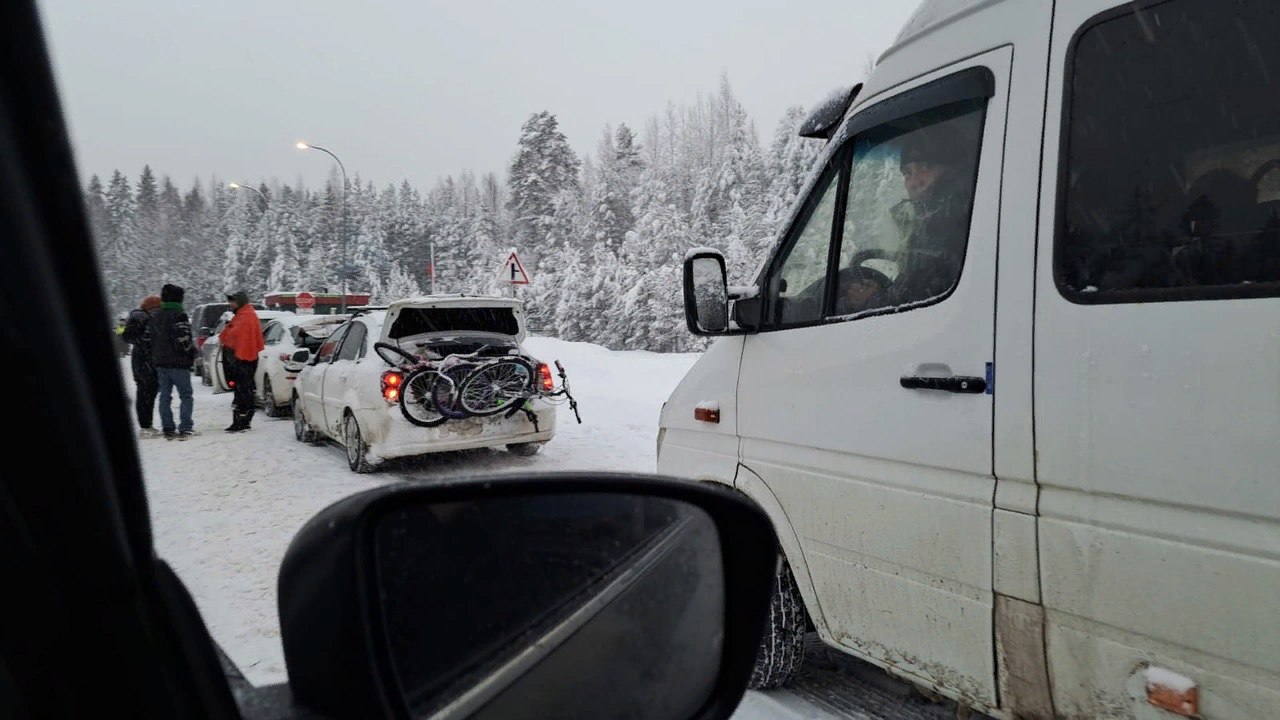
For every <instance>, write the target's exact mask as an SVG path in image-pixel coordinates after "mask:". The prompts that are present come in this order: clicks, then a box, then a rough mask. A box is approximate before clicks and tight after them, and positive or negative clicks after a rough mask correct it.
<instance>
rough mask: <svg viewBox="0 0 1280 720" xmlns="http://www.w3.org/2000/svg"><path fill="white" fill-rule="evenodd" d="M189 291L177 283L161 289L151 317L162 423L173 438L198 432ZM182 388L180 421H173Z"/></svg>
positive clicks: (194, 346) (186, 436)
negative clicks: (175, 400)
mask: <svg viewBox="0 0 1280 720" xmlns="http://www.w3.org/2000/svg"><path fill="white" fill-rule="evenodd" d="M185 295H186V291H185V290H183V289H182V288H181V287H178V286H177V285H165V286H164V287H163V288H161V289H160V301H161V302H160V310H158V311H157V312H156V313H155V314H154V315H153V316H152V317H151V325H150V329H151V363H152V364H153V365H155V368H156V379H157V382H158V385H159V391H160V425H161V427H162V428H163V429H164V436H165V437H166V438H169V439H173V438H175V437H176V438H177V439H179V440H186V439H187V438H189V437H191V436H192V435H194V434H195V426H194V422H193V420H192V418H191V411H192V408H193V407H194V405H195V394H194V393H193V392H192V390H191V363H192V362H194V361H195V357H196V343H195V340H194V339H193V338H192V337H191V320H190V319H189V318H188V317H187V313H186V312H185V311H183V309H182V299H183V297H184V296H185ZM174 388H177V389H178V398H179V402H178V422H177V424H176V425H175V424H174V421H173V389H174Z"/></svg>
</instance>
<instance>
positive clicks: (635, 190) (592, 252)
mask: <svg viewBox="0 0 1280 720" xmlns="http://www.w3.org/2000/svg"><path fill="white" fill-rule="evenodd" d="M802 118H803V109H802V108H800V107H792V108H790V109H788V110H787V112H786V113H785V115H784V116H783V118H782V120H781V121H780V122H779V124H778V127H777V129H776V131H775V132H774V134H773V136H772V140H771V142H769V144H768V145H767V147H762V145H761V143H760V140H759V139H758V137H757V134H756V130H755V126H754V124H753V123H752V121H751V119H750V118H749V117H748V116H747V113H746V111H745V110H744V109H743V107H742V105H741V104H740V103H739V101H738V100H737V99H736V98H735V97H734V94H733V91H732V89H731V87H730V85H729V82H728V80H727V78H722V79H721V82H720V87H719V88H718V90H717V91H716V92H714V93H710V94H706V95H703V96H700V97H699V98H698V99H697V100H696V101H695V102H693V103H691V104H688V105H684V106H676V105H672V106H670V107H668V109H667V110H666V111H665V112H664V113H663V114H661V115H658V116H655V117H653V118H650V119H649V120H648V122H647V123H646V124H645V126H644V127H643V128H641V129H639V131H637V130H635V129H632V128H631V127H628V126H627V125H624V124H619V125H618V126H617V127H616V128H605V129H604V131H603V132H602V133H601V135H600V138H599V143H598V145H597V147H596V151H595V153H594V154H593V155H588V156H587V157H583V158H579V157H577V155H576V154H575V153H574V151H573V150H572V149H571V147H570V145H569V143H568V141H567V139H566V138H565V136H564V134H563V133H561V132H560V130H559V128H558V123H557V120H556V117H555V116H554V115H552V114H551V113H549V112H539V113H535V114H534V115H532V116H531V117H529V119H528V120H527V121H526V122H525V124H524V127H523V129H522V132H521V135H520V137H519V138H518V141H517V144H516V150H515V154H514V157H513V159H512V161H511V164H510V166H509V167H508V168H506V176H505V178H500V177H499V176H498V175H496V174H494V173H489V174H485V175H483V176H476V175H475V174H473V173H471V172H464V173H462V174H460V175H457V176H449V177H445V178H444V179H442V180H440V181H439V182H438V183H437V184H436V185H435V187H433V188H431V189H430V190H429V191H427V192H426V193H422V192H421V191H419V190H418V189H417V188H415V187H413V186H412V185H411V184H409V183H408V182H407V181H405V182H402V183H400V185H399V186H395V185H387V186H385V187H384V188H382V189H381V190H379V189H377V188H376V187H375V186H374V184H373V183H372V182H371V181H369V180H366V179H364V178H362V177H361V176H360V175H359V174H355V175H354V176H352V177H351V178H349V181H348V184H347V187H346V188H345V193H344V188H343V187H342V180H341V178H340V176H338V175H337V174H336V172H337V171H336V168H335V171H334V174H332V175H331V176H330V179H329V182H327V183H326V184H325V186H324V187H322V188H319V189H312V188H307V187H304V186H303V185H302V184H299V185H297V186H294V187H290V186H289V185H284V184H281V183H279V182H276V181H272V182H264V183H262V184H260V185H259V186H258V187H257V188H256V190H257V192H255V191H254V190H255V188H239V189H233V188H230V187H228V180H237V179H238V178H231V179H225V178H216V177H215V178H212V179H211V180H210V181H209V182H207V183H203V182H200V181H197V182H195V183H194V184H193V185H192V186H191V187H190V188H189V189H185V190H183V189H180V188H179V187H178V186H177V185H175V184H174V182H173V181H172V180H171V179H170V178H169V177H167V176H166V177H161V178H157V176H156V174H155V172H154V171H153V170H152V169H151V167H150V166H147V167H144V168H143V169H142V172H141V175H140V176H139V177H138V178H137V180H136V181H131V180H130V179H129V178H128V177H126V176H125V175H124V174H123V173H122V172H120V171H119V170H117V171H115V172H114V173H113V174H112V175H111V177H110V178H108V179H107V180H106V181H105V182H104V181H103V180H102V179H101V178H99V177H98V176H96V175H95V176H93V177H92V178H90V179H89V181H88V186H87V188H86V196H85V197H86V202H87V204H88V209H89V214H90V221H91V223H92V225H93V227H94V230H95V236H96V238H97V243H98V251H99V256H100V261H101V262H100V265H101V267H102V270H103V274H104V278H105V280H106V284H107V290H108V293H109V297H110V301H111V309H112V311H113V314H119V313H122V312H125V311H127V310H128V309H130V308H132V307H136V306H137V303H138V302H139V300H140V299H141V298H142V297H143V296H145V295H147V294H150V293H154V292H156V291H158V289H159V287H160V285H161V284H162V283H165V282H174V283H178V284H180V285H183V286H184V287H186V288H187V304H188V306H191V305H195V304H197V303H200V302H212V301H217V300H221V299H222V296H223V294H224V291H226V290H228V289H245V290H247V291H248V292H249V294H250V296H251V297H255V298H260V297H262V296H263V295H264V294H265V293H266V292H268V291H272V290H301V289H306V290H311V291H323V290H328V291H331V292H333V291H337V290H338V289H339V288H340V286H341V280H340V277H341V276H340V273H341V271H342V268H341V267H340V266H341V264H342V252H341V249H340V248H341V244H340V238H341V235H340V231H341V229H342V223H341V219H342V212H341V211H342V204H343V202H344V195H345V202H346V205H347V207H346V211H347V212H346V232H347V237H348V256H349V257H348V265H347V266H348V268H349V270H348V272H349V275H348V277H349V280H348V286H349V288H350V289H352V290H359V291H367V292H371V293H372V294H373V302H374V303H385V302H389V301H391V300H394V299H397V298H401V297H407V296H411V295H417V294H424V293H426V292H429V291H430V282H429V280H428V275H427V269H428V264H429V259H430V247H431V245H432V244H434V248H435V269H436V291H437V292H449V293H452V292H465V293H494V292H505V286H504V285H502V284H501V283H500V282H499V277H498V273H499V270H500V269H501V265H502V261H503V259H504V258H505V257H506V253H507V252H509V251H510V250H515V251H517V252H518V253H519V254H520V257H521V259H522V260H523V261H524V264H525V267H526V268H527V269H528V271H529V274H530V275H531V276H532V281H533V282H532V284H531V285H529V286H528V287H525V288H522V289H521V291H520V293H521V296H522V297H523V298H524V300H525V301H526V304H527V308H528V312H529V317H530V328H531V331H532V332H534V333H538V334H546V335H552V336H555V337H559V338H563V339H565V340H583V341H589V342H593V343H598V344H602V345H605V346H606V347H609V348H613V349H643V350H653V351H660V352H673V351H685V350H695V349H699V348H701V347H702V346H703V344H702V343H701V342H700V341H699V340H698V339H697V338H694V337H692V336H690V335H689V334H688V332H687V331H686V330H685V327H684V316H683V311H682V309H681V289H680V283H681V274H680V273H681V264H682V260H683V257H684V254H685V252H686V251H687V250H688V249H689V248H692V247H697V246H712V247H718V248H720V249H722V250H723V251H724V252H725V254H726V259H727V260H728V263H729V277H730V281H731V282H734V281H742V280H745V279H747V276H748V275H749V274H750V272H751V271H752V270H753V269H754V268H755V267H756V265H757V264H758V263H759V261H760V260H761V259H762V258H763V255H764V252H765V250H766V248H767V247H768V246H769V245H770V243H771V242H772V240H773V237H774V235H775V234H776V233H777V232H778V230H779V226H780V224H781V223H782V222H784V221H785V220H786V216H787V212H788V210H789V208H790V207H791V205H792V203H793V202H794V201H795V200H796V197H797V194H798V193H799V191H800V190H801V188H802V186H803V185H804V183H805V181H806V180H807V176H808V173H809V171H810V169H811V166H812V164H813V162H814V160H815V159H816V157H817V155H818V154H819V152H820V151H821V149H822V143H821V141H817V140H806V139H804V138H801V137H799V136H798V135H796V128H797V127H798V126H799V124H800V121H801V119H802Z"/></svg>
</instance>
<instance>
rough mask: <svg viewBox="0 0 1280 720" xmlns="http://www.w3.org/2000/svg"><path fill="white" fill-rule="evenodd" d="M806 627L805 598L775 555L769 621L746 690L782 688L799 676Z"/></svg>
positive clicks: (781, 560) (788, 571)
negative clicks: (776, 562)
mask: <svg viewBox="0 0 1280 720" xmlns="http://www.w3.org/2000/svg"><path fill="white" fill-rule="evenodd" d="M808 627H809V616H808V613H806V612H805V609H804V599H803V598H801V597H800V588H799V587H797V586H796V578H795V576H794V575H793V574H792V573H791V565H789V564H788V563H787V560H786V558H784V557H783V556H782V555H781V554H779V555H778V570H777V574H776V576H775V577H774V581H773V593H772V594H771V596H770V597H769V621H768V624H767V625H766V626H765V631H764V636H763V637H762V638H760V649H759V651H758V652H757V653H756V664H755V667H754V668H752V670H751V680H750V681H749V683H748V687H750V688H751V689H752V690H768V689H770V688H776V687H782V686H783V685H786V684H787V683H789V682H791V681H792V680H793V679H794V678H795V677H796V675H798V674H799V673H800V665H801V663H802V661H803V660H804V635H805V631H806V629H808Z"/></svg>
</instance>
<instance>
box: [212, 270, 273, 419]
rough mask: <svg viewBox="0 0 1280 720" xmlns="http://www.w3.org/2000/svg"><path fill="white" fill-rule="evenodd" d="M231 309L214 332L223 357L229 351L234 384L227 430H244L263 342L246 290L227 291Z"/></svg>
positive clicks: (256, 316) (263, 345)
mask: <svg viewBox="0 0 1280 720" xmlns="http://www.w3.org/2000/svg"><path fill="white" fill-rule="evenodd" d="M227 302H228V303H230V304H231V312H233V313H234V314H235V315H234V316H233V317H232V318H231V320H230V322H228V323H227V326H226V327H224V328H223V329H222V332H221V333H219V334H218V342H219V343H221V344H222V353H223V357H226V354H227V353H231V362H230V365H231V374H230V376H229V377H228V379H229V380H231V381H232V382H233V383H234V384H235V399H234V400H232V402H231V425H230V426H228V427H227V429H226V431H227V432H244V431H245V430H248V429H249V422H250V421H251V420H253V411H254V399H253V398H254V376H255V375H256V374H257V371H258V353H260V352H262V348H264V347H266V344H265V343H264V342H263V339H262V325H261V324H260V323H259V322H258V313H257V311H255V310H254V309H253V306H252V305H250V304H249V294H248V293H246V292H245V291H243V290H237V291H236V292H233V293H228V294H227Z"/></svg>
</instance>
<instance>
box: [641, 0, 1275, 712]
mask: <svg viewBox="0 0 1280 720" xmlns="http://www.w3.org/2000/svg"><path fill="white" fill-rule="evenodd" d="M1179 2H1182V0H1171V2H1170V3H1166V4H1165V5H1164V7H1169V8H1176V7H1177V4H1178V3H1179ZM1148 6H1149V7H1156V6H1155V5H1154V4H1148V5H1143V4H1132V3H1121V2H1118V1H1117V0H1073V1H1072V2H1056V3H1051V2H1047V1H1045V0H926V2H923V3H921V5H920V8H919V9H918V10H917V12H916V14H915V15H913V17H912V19H911V20H910V21H909V22H908V23H907V25H906V27H904V28H903V31H902V33H901V34H900V35H899V38H898V40H897V42H896V44H895V45H894V46H893V47H892V48H890V49H889V50H888V51H886V53H885V54H884V55H883V56H882V58H881V61H880V64H879V65H878V66H877V67H876V69H875V71H874V72H873V73H872V75H871V77H870V78H868V79H867V80H866V82H865V85H864V87H863V90H862V93H861V95H860V96H859V97H858V98H857V101H856V104H855V106H854V107H853V108H852V109H851V110H850V115H851V116H856V115H857V114H858V113H860V112H862V111H864V110H867V109H868V108H872V107H873V106H875V105H877V104H878V103H880V102H882V101H885V100H889V99H892V98H895V97H897V96H899V95H900V94H902V93H905V92H907V91H909V90H911V89H912V88H915V87H917V86H919V85H921V84H924V83H927V82H929V81H931V80H933V79H935V78H939V77H942V76H945V75H949V74H951V73H953V72H956V71H957V70H960V69H963V68H966V67H972V66H975V65H981V66H984V67H987V68H989V69H990V70H991V72H992V74H993V75H994V77H995V94H994V95H993V96H992V97H991V99H990V101H989V102H988V104H987V110H986V120H985V129H984V137H983V142H982V153H981V156H980V159H979V170H978V179H977V185H976V188H975V196H974V208H973V215H972V219H971V226H970V232H969V240H968V246H967V250H966V256H965V260H964V267H963V272H962V274H961V276H960V280H959V283H958V285H957V286H956V288H955V290H954V292H953V293H952V295H950V296H949V297H947V298H946V299H945V300H943V301H942V302H939V303H937V304H933V305H927V306H924V307H917V308H913V309H911V310H910V311H907V312H900V313H894V314H887V315H873V316H866V317H857V318H855V319H853V320H851V321H844V322H830V321H828V322H821V323H817V324H812V325H808V326H794V327H788V328H783V329H777V328H773V327H765V328H764V329H763V330H762V331H761V332H757V333H752V334H747V335H745V336H743V337H735V338H724V339H721V340H719V341H718V342H717V344H716V345H715V346H713V351H714V352H708V353H707V354H706V356H704V357H703V358H702V359H700V360H699V362H698V363H697V364H696V365H695V366H694V367H693V369H692V370H691V371H690V373H689V377H688V378H687V380H686V382H685V383H682V384H681V386H680V387H678V388H677V389H676V391H675V392H674V393H673V394H672V396H671V398H670V399H669V400H668V403H667V406H666V408H665V410H664V413H663V416H662V430H661V431H660V438H663V439H662V440H661V441H660V444H661V446H662V448H661V451H660V457H659V470H660V471H661V472H664V473H668V474H677V475H685V476H706V477H704V479H707V478H709V477H711V476H715V477H717V478H719V477H722V476H723V474H724V472H725V471H724V470H723V468H725V467H727V465H728V462H727V457H728V456H729V454H730V453H731V452H734V451H736V453H737V455H738V458H739V461H740V463H741V465H740V467H738V469H737V474H736V487H737V488H738V489H739V490H740V491H742V492H744V493H746V494H747V495H749V496H750V497H752V498H753V499H755V500H756V502H758V503H759V504H760V505H761V507H762V508H763V509H764V510H765V512H766V513H768V514H769V516H770V518H771V519H772V520H773V522H774V525H775V528H776V529H777V534H778V543H779V547H780V548H781V550H782V552H783V554H784V555H785V556H786V558H787V560H788V561H789V562H790V564H791V566H792V570H793V572H794V575H795V578H796V582H797V585H798V586H799V589H800V592H801V595H802V596H803V597H804V600H805V604H806V608H807V610H808V611H809V614H810V616H811V618H812V620H813V622H814V624H815V626H816V627H817V630H818V633H819V634H820V636H821V637H822V638H823V640H824V641H826V642H827V643H828V644H830V645H832V646H835V647H839V648H841V649H843V650H845V651H847V652H849V653H851V654H854V655H857V656H859V657H862V658H864V659H867V660H869V661H871V662H873V663H875V664H878V665H880V666H882V667H884V668H886V669H887V670H889V671H890V672H891V673H894V674H896V675H898V676H901V677H904V678H907V679H909V680H911V681H914V682H917V683H919V684H922V685H926V686H929V687H932V688H933V689H935V690H937V691H939V692H941V693H943V694H945V695H948V696H950V697H953V698H956V699H959V700H961V701H962V702H964V703H965V704H968V705H971V706H974V707H976V708H978V709H981V710H983V711H985V712H988V713H991V714H993V715H996V716H999V717H1015V716H1017V717H1022V716H1027V717H1043V716H1047V715H1049V714H1052V715H1053V716H1055V717H1063V718H1113V717H1114V718H1131V717H1137V718H1170V717H1174V715H1172V714H1170V713H1168V712H1166V711H1163V710H1159V709H1157V708H1156V707H1155V706H1154V705H1152V704H1151V702H1150V701H1149V699H1148V686H1147V683H1148V680H1149V678H1151V677H1165V678H1168V677H1173V678H1178V683H1177V684H1178V685H1179V686H1180V687H1182V688H1183V689H1184V690H1185V689H1194V691H1195V692H1196V693H1197V697H1198V700H1197V702H1198V713H1199V716H1201V717H1206V718H1232V719H1236V718H1238V719H1241V720H1244V719H1252V718H1263V717H1275V716H1280V619H1278V618H1280V298H1277V297H1250V298H1234V299H1230V298H1224V299H1195V298H1194V297H1191V298H1186V297H1180V298H1177V299H1174V300H1169V301H1166V300H1165V299H1158V300H1157V301H1150V302H1147V301H1141V302H1115V303H1110V304H1107V303H1097V304H1081V303H1078V302H1073V301H1072V300H1070V299H1068V297H1067V296H1065V295H1064V294H1063V292H1061V291H1060V290H1059V288H1058V285H1057V283H1056V282H1055V277H1054V269H1055V268H1054V257H1055V250H1056V248H1057V246H1056V245H1055V242H1057V240H1058V238H1057V237H1056V233H1057V232H1058V224H1057V223H1058V221H1059V218H1058V216H1057V213H1058V212H1059V209H1058V191H1059V188H1058V176H1059V161H1060V159H1059V155H1060V153H1061V152H1062V151H1063V147H1062V144H1061V140H1062V134H1063V132H1064V131H1065V128H1064V90H1065V88H1064V83H1065V81H1066V74H1067V73H1066V64H1067V62H1068V51H1069V49H1070V48H1071V46H1072V41H1073V38H1074V37H1075V36H1076V35H1077V34H1078V33H1079V32H1080V31H1081V30H1082V28H1083V27H1084V26H1085V25H1086V24H1087V23H1089V22H1090V21H1091V19H1092V18H1094V17H1095V16H1097V15H1098V14H1099V13H1101V12H1103V11H1107V10H1110V9H1113V8H1124V10H1123V11H1122V13H1121V15H1124V14H1125V13H1133V14H1134V16H1136V21H1137V22H1138V23H1139V24H1141V23H1142V22H1144V21H1147V20H1148V18H1146V17H1145V16H1144V15H1143V13H1144V12H1145V8H1147V7H1148ZM1199 7H1200V9H1201V10H1202V11H1206V12H1208V11H1207V10H1204V8H1205V7H1213V6H1210V5H1201V6H1199ZM1233 7H1234V4H1230V3H1224V4H1223V6H1222V8H1223V11H1231V10H1232V8H1233ZM1134 16H1129V17H1130V19H1131V20H1134V19H1135V17H1134ZM1166 17H1167V18H1174V19H1175V20H1176V17H1175V16H1173V15H1170V16H1166ZM1262 30H1263V29H1259V28H1241V34H1240V37H1241V41H1242V42H1244V43H1246V44H1247V43H1249V42H1275V41H1276V40H1275V38H1276V37H1277V35H1275V34H1274V33H1271V34H1268V33H1263V32H1262ZM1135 32H1136V30H1135ZM1153 32H1154V31H1153ZM1148 34H1149V33H1148ZM1231 37H1235V36H1234V35H1231ZM1104 57H1105V55H1104ZM1104 64H1105V63H1104ZM1122 69H1123V67H1122V66H1121V65H1117V72H1118V73H1120V75H1119V77H1123V73H1122V72H1121V71H1122ZM1264 74H1265V73H1264ZM1271 77H1272V78H1273V82H1274V77H1275V75H1274V74H1273V75H1272V76H1271ZM1148 90H1149V89H1148ZM1134 91H1135V92H1140V91H1142V88H1135V89H1134ZM1175 95H1176V93H1175ZM1168 97H1169V95H1168V94H1166V95H1165V96H1163V99H1166V100H1167V99H1168ZM1159 107H1163V105H1161V106H1159ZM1184 112H1185V109H1184ZM1255 112H1256V111H1255ZM1196 117H1198V116H1196ZM1086 127H1087V126H1086ZM1104 137H1105V136H1104ZM1246 144H1247V143H1246ZM835 152H837V148H836V147H835V143H832V146H831V147H828V148H827V150H826V151H824V153H823V160H822V161H821V162H820V164H819V166H818V168H817V170H816V171H815V173H814V175H813V177H811V178H810V181H809V183H808V186H807V189H806V190H805V191H804V193H803V195H802V198H801V201H802V202H803V201H804V199H805V198H806V197H807V196H809V195H811V194H813V193H815V192H820V191H821V190H822V188H816V186H817V183H816V180H817V178H818V177H819V174H820V172H821V170H822V166H823V164H825V163H826V162H827V159H828V158H830V157H831V156H832V155H833V154H834V153H835ZM1258 152H1262V151H1258ZM1264 154H1265V153H1264ZM1259 162H1261V161H1259ZM1170 167H1171V168H1172V167H1173V165H1172V164H1171V165H1170ZM1202 170H1203V168H1202ZM1176 172H1177V169H1176V168H1175V173H1176ZM1255 182H1256V181H1255ZM1103 187H1105V185H1104V186H1103ZM815 188H816V189H815ZM1184 189H1185V188H1184ZM1261 202H1262V201H1261V200H1258V204H1261ZM795 212H799V209H798V208H797V210H796V211H795ZM785 240H786V236H785V235H784V236H783V237H781V238H779V242H780V243H781V242H783V241H785ZM761 267H762V270H761V273H760V276H759V277H755V278H729V280H730V282H753V281H754V282H755V283H756V284H757V285H758V286H759V287H760V288H762V290H761V292H762V294H767V293H768V292H770V291H769V290H768V289H767V288H768V285H767V283H766V282H765V281H766V280H767V279H768V273H769V267H770V265H769V263H767V262H765V263H763V264H762V266H761ZM728 348H740V350H741V352H740V356H738V355H735V354H734V353H732V352H728V351H727V349H728ZM988 363H992V364H993V368H992V374H991V375H990V377H991V378H992V379H993V381H994V383H993V388H992V394H985V395H971V394H949V393H945V392H941V391H920V390H905V389H903V388H901V387H900V386H899V384H898V380H899V378H900V377H902V376H905V375H927V374H939V375H951V374H954V375H966V376H983V375H984V374H985V372H984V371H985V370H986V365H987V364H988ZM730 387H736V403H734V402H732V401H730V400H729V399H727V398H726V397H725V393H727V392H729V388H730ZM712 395H714V396H715V397H714V398H713V397H712ZM711 399H714V400H716V401H718V402H719V403H720V407H721V408H722V409H723V408H730V409H731V410H732V416H730V413H722V427H719V428H717V429H716V430H715V431H714V432H709V431H708V430H707V428H701V427H698V426H697V424H695V423H694V422H693V421H692V408H694V407H695V406H696V405H697V404H698V403H699V402H701V401H704V400H711ZM731 428H732V429H731ZM729 433H734V434H736V437H734V438H730V437H729V436H728V434H729ZM673 438H674V439H676V441H675V442H674V443H673ZM735 440H736V442H735ZM708 458H715V460H714V461H711V460H708ZM712 466H714V467H715V468H716V470H715V471H712V470H710V469H709V468H711V467H712Z"/></svg>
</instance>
